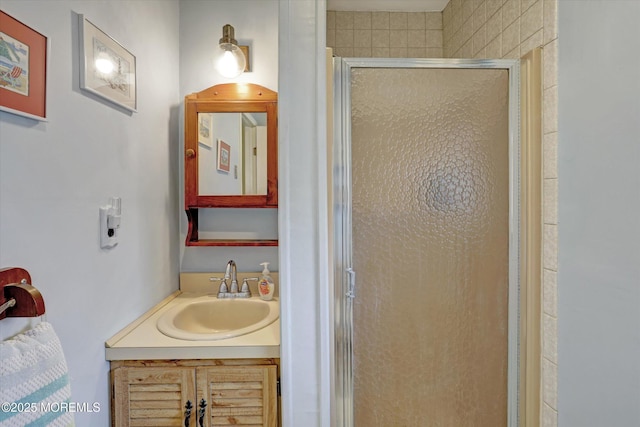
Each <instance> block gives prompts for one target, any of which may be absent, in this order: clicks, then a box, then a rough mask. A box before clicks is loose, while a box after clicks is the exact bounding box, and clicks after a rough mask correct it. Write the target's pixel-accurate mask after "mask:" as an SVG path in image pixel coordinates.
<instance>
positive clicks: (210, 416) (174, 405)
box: [106, 273, 280, 427]
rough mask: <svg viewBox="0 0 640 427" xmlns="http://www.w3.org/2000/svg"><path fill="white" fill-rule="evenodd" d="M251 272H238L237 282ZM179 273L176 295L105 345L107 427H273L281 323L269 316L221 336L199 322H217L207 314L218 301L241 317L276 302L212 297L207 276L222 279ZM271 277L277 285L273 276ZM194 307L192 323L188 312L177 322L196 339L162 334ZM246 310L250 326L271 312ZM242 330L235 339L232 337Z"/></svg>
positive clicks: (212, 288)
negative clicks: (165, 326)
mask: <svg viewBox="0 0 640 427" xmlns="http://www.w3.org/2000/svg"><path fill="white" fill-rule="evenodd" d="M255 275H256V273H239V274H238V281H242V280H243V279H244V278H249V277H255ZM180 276H181V277H180V290H179V291H177V292H175V293H173V294H172V295H170V296H169V297H167V298H166V299H165V300H163V301H162V302H160V303H159V304H157V305H156V306H155V307H153V308H152V309H150V310H149V311H148V312H147V313H145V314H144V315H142V316H141V317H140V318H139V319H137V320H136V321H134V322H133V323H132V324H130V325H129V326H127V327H126V328H124V329H123V330H122V331H120V332H118V333H117V334H116V335H114V336H113V337H112V338H110V339H109V340H108V341H107V342H106V358H107V360H109V361H110V363H111V370H110V376H111V396H112V398H111V403H112V404H111V408H112V409H111V411H112V414H111V416H112V425H113V426H114V427H116V426H117V427H122V426H134V425H145V426H157V427H160V426H187V427H192V426H197V427H203V426H213V425H259V426H269V427H275V426H277V425H279V422H278V378H279V357H280V321H279V318H278V317H276V318H275V319H272V320H271V319H269V320H270V323H268V324H266V325H262V324H260V325H258V327H257V329H255V330H251V325H249V326H247V325H238V326H241V328H237V329H234V328H233V327H232V328H231V329H229V328H228V329H227V330H226V331H221V333H220V335H219V336H211V335H210V334H209V331H205V330H203V329H199V328H202V327H203V325H202V323H203V322H206V321H207V320H204V319H210V318H212V317H215V316H214V314H213V312H212V311H211V312H209V313H206V311H207V310H213V309H214V308H215V306H216V304H219V303H230V304H234V303H237V304H238V305H237V308H232V311H236V312H237V314H239V316H240V318H242V315H243V307H242V305H243V304H253V303H255V304H258V305H260V304H261V303H264V304H267V305H269V308H272V309H273V310H276V311H277V312H278V311H279V306H278V300H277V298H275V299H274V301H268V302H267V301H262V300H260V299H259V298H257V297H255V296H254V297H252V298H249V299H247V300H246V301H241V300H240V299H238V300H237V301H234V300H233V299H231V300H226V299H218V298H217V295H216V290H217V285H215V284H212V283H211V281H210V280H209V278H210V277H212V276H220V274H213V273H182V274H181V275H180ZM272 278H273V279H274V281H276V283H277V280H278V275H277V273H274V274H272ZM249 283H250V287H251V293H252V294H253V295H258V293H257V286H256V285H255V282H249ZM276 289H277V286H276ZM209 305H211V307H209ZM199 306H200V307H199ZM194 307H196V310H200V314H197V313H196V314H195V315H194V316H193V318H188V317H189V316H188V315H187V316H185V317H187V319H186V320H185V319H178V321H177V322H176V324H177V328H178V329H180V328H183V329H184V330H185V331H186V332H185V333H186V334H187V337H189V335H188V334H190V333H191V334H194V335H195V336H191V337H189V338H188V339H184V338H175V337H172V336H168V335H166V333H167V332H165V333H163V332H161V331H160V329H159V324H160V323H162V320H163V319H164V320H166V318H167V317H170V318H176V316H180V315H181V314H182V315H184V314H185V313H189V312H191V311H192V310H191V309H193V308H194ZM197 307H199V308H197ZM222 310H225V309H222ZM251 310H252V309H251V308H249V309H247V311H248V317H249V318H250V319H249V320H248V322H249V323H252V324H256V323H259V322H260V319H259V317H260V316H261V315H265V316H268V315H269V313H268V312H266V311H264V312H263V313H262V314H258V315H256V314H255V313H252V312H251ZM194 311H195V310H194ZM218 311H220V310H218ZM207 314H208V316H206V317H201V318H200V319H199V318H198V317H199V316H201V315H203V316H204V315H207ZM221 321H225V320H224V318H223V319H221ZM235 321H236V320H234V319H231V322H235ZM180 322H182V323H180ZM189 322H191V323H189ZM204 326H205V327H208V326H210V325H206V324H205V325H204ZM227 326H230V325H227ZM227 326H223V327H222V328H218V329H216V330H220V329H224V328H227ZM240 329H242V331H241V332H240V335H236V332H235V331H237V330H240ZM194 331H196V332H194ZM168 333H170V334H171V333H172V332H171V331H169V332H168ZM177 333H178V334H179V333H180V332H179V331H178V332H177ZM173 334H175V332H174V333H173ZM198 334H200V337H198V336H197V335H198Z"/></svg>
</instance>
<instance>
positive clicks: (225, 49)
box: [213, 24, 247, 78]
mask: <svg viewBox="0 0 640 427" xmlns="http://www.w3.org/2000/svg"><path fill="white" fill-rule="evenodd" d="M246 63H247V60H246V58H245V57H244V53H243V52H242V50H241V49H240V48H239V47H238V42H237V41H236V39H235V38H234V30H233V27H232V26H231V25H229V24H227V25H225V26H224V27H223V28H222V38H221V39H220V41H219V45H218V49H216V51H215V53H214V58H213V66H214V67H215V69H216V71H217V72H218V73H220V74H221V75H222V76H224V77H227V78H234V77H238V76H239V75H240V74H242V73H243V71H244V68H245V66H246Z"/></svg>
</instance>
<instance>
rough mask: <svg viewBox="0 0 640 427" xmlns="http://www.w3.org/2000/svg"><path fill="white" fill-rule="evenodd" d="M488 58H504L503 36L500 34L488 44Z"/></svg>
mask: <svg viewBox="0 0 640 427" xmlns="http://www.w3.org/2000/svg"><path fill="white" fill-rule="evenodd" d="M486 54H487V58H493V59H495V58H502V37H500V36H498V37H496V38H494V39H493V40H491V41H490V42H489V43H488V44H487V49H486Z"/></svg>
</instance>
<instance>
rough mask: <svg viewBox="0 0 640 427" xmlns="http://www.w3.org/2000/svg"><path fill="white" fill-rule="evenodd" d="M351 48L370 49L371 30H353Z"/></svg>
mask: <svg viewBox="0 0 640 427" xmlns="http://www.w3.org/2000/svg"><path fill="white" fill-rule="evenodd" d="M353 47H369V48H370V47H371V30H353Z"/></svg>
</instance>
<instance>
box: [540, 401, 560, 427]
mask: <svg viewBox="0 0 640 427" xmlns="http://www.w3.org/2000/svg"><path fill="white" fill-rule="evenodd" d="M541 421H542V427H558V412H557V411H556V410H555V409H553V408H552V407H551V406H549V405H547V404H546V403H543V404H542V420H541Z"/></svg>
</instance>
